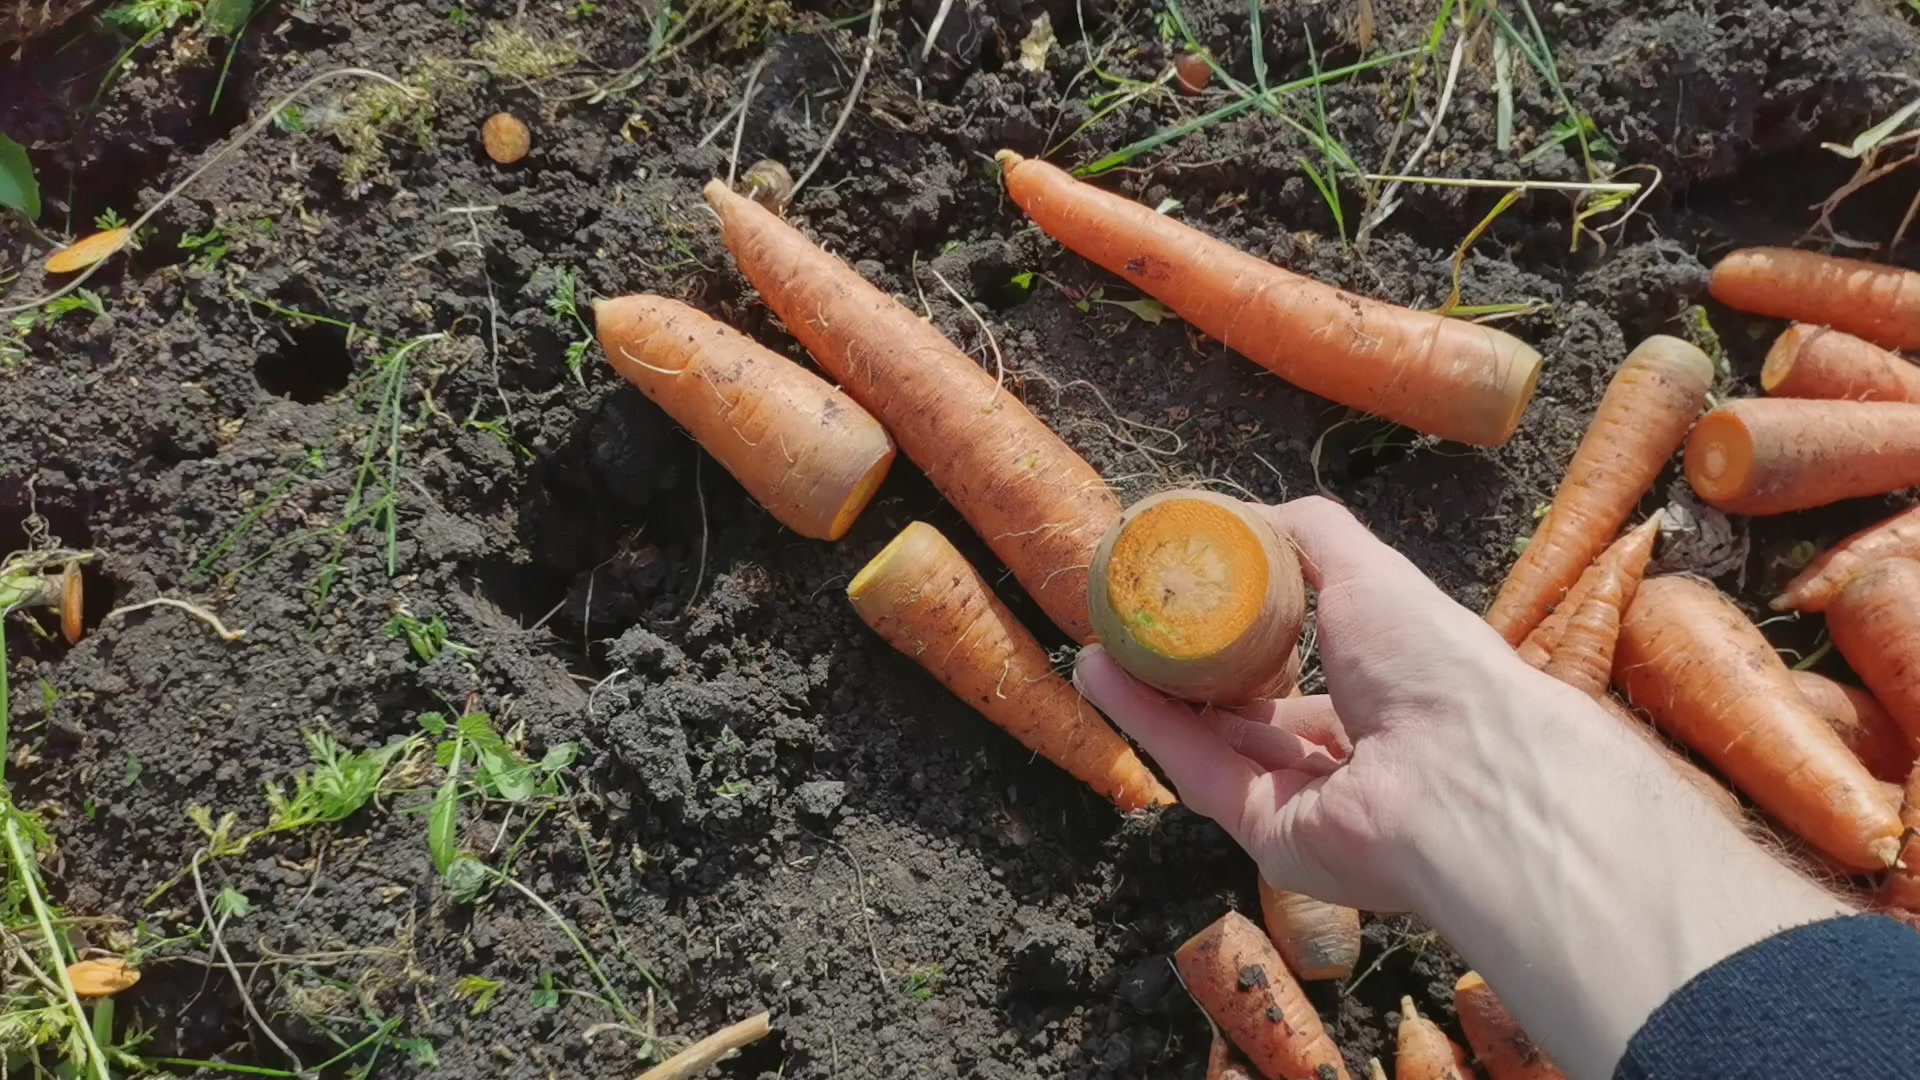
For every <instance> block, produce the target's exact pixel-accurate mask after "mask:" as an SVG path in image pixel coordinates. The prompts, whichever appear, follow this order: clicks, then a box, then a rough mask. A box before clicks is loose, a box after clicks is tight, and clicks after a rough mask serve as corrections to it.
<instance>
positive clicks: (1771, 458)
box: [1686, 398, 1920, 515]
mask: <svg viewBox="0 0 1920 1080" xmlns="http://www.w3.org/2000/svg"><path fill="white" fill-rule="evenodd" d="M1686 469H1687V483H1689V484H1691V485H1692V486H1693V490H1694V492H1695V493H1696V494H1698V495H1699V496H1700V498H1701V499H1702V500H1704V501H1705V502H1706V503H1707V504H1709V505H1711V506H1713V507H1715V508H1717V509H1720V510H1724V511H1726V512H1728V513H1732V514H1750V515H1758V514H1784V513H1787V512H1789V511H1793V510H1806V509H1810V508H1812V507H1815V506H1825V505H1827V504H1828V503H1834V502H1839V501H1840V500H1842V499H1852V498H1858V497H1860V496H1863V495H1880V494H1884V493H1886V492H1889V491H1898V490H1900V489H1901V488H1904V487H1912V486H1913V485H1915V484H1920V404H1911V403H1906V402H1891V401H1812V400H1806V399H1799V398H1748V399H1745V400H1741V401H1730V402H1728V403H1726V404H1725V405H1722V406H1720V407H1719V408H1718V409H1715V410H1714V411H1712V412H1710V413H1708V414H1707V415H1706V417H1705V418H1703V419H1702V420H1701V421H1700V423H1699V424H1698V425H1696V426H1695V427H1694V429H1693V434H1692V435H1691V436H1690V437H1689V438H1688V439H1687V457H1686Z"/></svg>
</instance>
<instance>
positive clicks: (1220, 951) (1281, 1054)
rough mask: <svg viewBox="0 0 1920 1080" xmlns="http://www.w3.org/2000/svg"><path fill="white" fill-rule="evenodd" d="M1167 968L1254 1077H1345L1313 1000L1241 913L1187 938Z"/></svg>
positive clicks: (1230, 914) (1232, 913)
mask: <svg viewBox="0 0 1920 1080" xmlns="http://www.w3.org/2000/svg"><path fill="white" fill-rule="evenodd" d="M1173 966H1174V969H1175V970H1176V971H1178V972H1179V973H1180V981H1181V982H1182V983H1185V984H1186V987H1187V993H1189V994H1191V995H1193V1000H1194V1001H1196V1002H1198V1003H1199V1005H1200V1008H1201V1009H1203V1010H1204V1011H1205V1012H1206V1014H1207V1016H1208V1018H1210V1019H1211V1020H1212V1021H1213V1022H1214V1023H1215V1024H1217V1025H1219V1028H1220V1030H1221V1031H1223V1032H1225V1033H1226V1035H1227V1038H1229V1039H1231V1040H1232V1041H1233V1045H1235V1046H1237V1047H1239V1048H1240V1052H1241V1053H1243V1054H1245V1055H1246V1057H1247V1060H1248V1061H1249V1062H1250V1063H1252V1065H1253V1067H1254V1068H1255V1069H1257V1070H1259V1072H1260V1075H1262V1076H1265V1077H1315V1078H1316V1080H1349V1077H1348V1074H1347V1066H1346V1062H1345V1061H1344V1060H1343V1059H1342V1058H1341V1056H1340V1048H1339V1047H1337V1046H1335V1045H1334V1044H1333V1039H1332V1038H1330V1037H1329V1036H1328V1035H1327V1031H1326V1028H1324V1027H1322V1026H1321V1024H1320V1014H1319V1013H1317V1012H1315V1011H1314V1008H1313V1002H1311V1001H1309V1000H1307V995H1306V992H1305V991H1303V990H1301V989H1300V984H1299V983H1298V982H1295V981H1294V978H1293V976H1292V975H1291V974H1290V973H1288V971H1287V965H1286V964H1285V963H1283V962H1282V961H1281V959H1280V954H1279V953H1278V952H1276V951H1274V948H1273V943H1272V942H1270V941H1268V940H1267V936H1266V935H1265V934H1263V933H1261V932H1260V928H1259V927H1257V926H1255V925H1253V924H1252V923H1251V922H1248V921H1247V919H1246V917H1245V916H1244V915H1241V914H1240V913H1239V912H1237V911H1229V912H1227V913H1226V914H1225V915H1222V916H1220V918H1219V919H1217V920H1216V921H1214V923H1213V924H1212V925H1210V926H1208V927H1207V928H1206V929H1204V930H1202V931H1200V932H1199V933H1197V934H1195V935H1194V936H1193V937H1191V938H1189V939H1187V942H1186V944H1184V945H1182V946H1180V948H1179V949H1178V950H1176V951H1175V952H1174V954H1173Z"/></svg>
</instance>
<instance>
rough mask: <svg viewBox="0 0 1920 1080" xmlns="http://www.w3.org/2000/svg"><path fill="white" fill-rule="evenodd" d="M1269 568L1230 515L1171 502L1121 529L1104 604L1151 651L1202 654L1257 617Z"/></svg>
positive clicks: (1254, 539)
mask: <svg viewBox="0 0 1920 1080" xmlns="http://www.w3.org/2000/svg"><path fill="white" fill-rule="evenodd" d="M1268 573H1269V571H1268V566H1267V556H1266V551H1265V549H1264V548H1262V547H1261V544H1260V538H1259V537H1258V536H1256V535H1255V534H1254V532H1253V530H1252V529H1249V528H1248V527H1247V526H1246V523H1244V522H1242V521H1241V520H1240V519H1239V518H1238V517H1237V516H1235V515H1234V514H1233V512H1231V511H1229V510H1226V509H1224V508H1222V507H1219V506H1215V505H1212V504H1210V503H1205V502H1200V501H1198V500H1192V499H1175V500H1170V501H1168V502H1163V503H1160V504H1159V505H1157V506H1153V507H1150V508H1148V509H1147V510H1146V511H1144V512H1142V513H1141V514H1140V515H1139V516H1137V517H1135V518H1133V519H1132V520H1131V521H1129V522H1127V523H1126V524H1125V525H1124V526H1122V527H1121V530H1120V534H1119V537H1118V538H1117V539H1116V540H1115V541H1114V545H1113V554H1112V556H1111V557H1110V559H1109V561H1108V563H1107V601H1108V603H1110V604H1111V605H1112V606H1113V611H1114V614H1115V615H1116V616H1117V617H1118V618H1119V619H1120V620H1121V621H1122V622H1123V623H1124V625H1125V626H1126V627H1127V629H1128V630H1129V631H1130V632H1131V633H1132V634H1133V637H1134V639H1135V640H1136V641H1138V642H1140V643H1141V644H1142V645H1144V646H1145V647H1147V648H1148V649H1150V650H1152V651H1153V652H1155V653H1158V654H1159V655H1161V656H1164V657H1167V658H1169V659H1175V660H1198V659H1204V658H1206V657H1210V656H1214V655H1216V654H1218V653H1220V652H1221V651H1222V650H1224V649H1226V648H1227V647H1229V646H1231V645H1232V644H1234V643H1235V642H1236V641H1238V640H1239V639H1240V638H1241V637H1242V636H1244V635H1245V634H1246V632H1247V630H1248V628H1249V627H1251V626H1252V625H1253V622H1254V620H1255V619H1257V618H1259V617H1260V613H1261V606H1262V604H1263V603H1264V602H1265V600H1266V595H1267V581H1268Z"/></svg>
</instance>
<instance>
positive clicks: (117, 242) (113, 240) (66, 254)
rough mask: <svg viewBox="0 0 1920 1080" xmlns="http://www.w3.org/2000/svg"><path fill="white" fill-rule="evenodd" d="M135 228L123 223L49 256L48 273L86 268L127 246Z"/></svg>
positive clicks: (66, 272)
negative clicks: (118, 226)
mask: <svg viewBox="0 0 1920 1080" xmlns="http://www.w3.org/2000/svg"><path fill="white" fill-rule="evenodd" d="M132 235H133V230H132V229H130V228H128V227H126V226H125V225H122V226H121V227H120V228H117V229H108V230H107V231H106V232H97V233H94V234H93V235H92V236H89V237H87V238H86V239H84V240H81V241H79V242H77V243H75V244H73V245H71V246H69V247H64V248H61V249H60V250H59V251H56V252H54V253H53V254H51V255H49V256H47V273H49V274H71V273H73V272H74V271H75V270H85V269H86V268H87V267H89V266H92V265H93V264H94V263H97V262H99V261H100V260H102V259H104V258H106V257H107V256H109V255H111V254H113V253H114V252H116V251H119V250H120V249H121V248H123V247H126V246H127V239H128V238H129V237H131V236H132Z"/></svg>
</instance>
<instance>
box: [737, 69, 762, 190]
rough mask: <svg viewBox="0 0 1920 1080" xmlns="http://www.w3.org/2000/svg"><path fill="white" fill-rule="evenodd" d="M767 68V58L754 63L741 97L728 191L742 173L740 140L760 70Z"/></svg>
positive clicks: (744, 132) (743, 132)
mask: <svg viewBox="0 0 1920 1080" xmlns="http://www.w3.org/2000/svg"><path fill="white" fill-rule="evenodd" d="M766 66H767V58H766V57H765V56H762V57H761V58H760V59H758V60H755V61H754V62H753V70H751V71H749V72H747V89H746V91H745V92H744V93H742V94H741V95H740V123H738V124H737V125H735V126H734V129H733V152H732V153H731V154H728V155H727V190H729V191H731V190H733V178H734V175H735V174H736V173H738V172H739V171H740V140H741V138H742V137H743V136H745V135H746V133H747V112H748V110H749V109H750V107H751V106H752V105H753V88H754V87H755V86H756V85H758V84H759V82H760V69H761V68H763V67H766Z"/></svg>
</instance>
